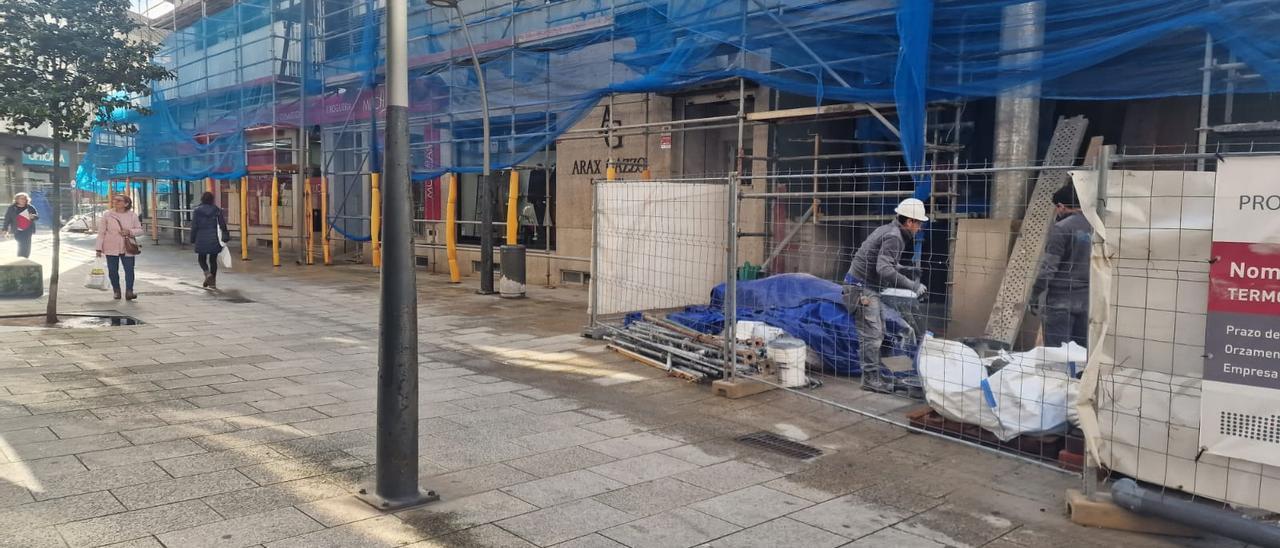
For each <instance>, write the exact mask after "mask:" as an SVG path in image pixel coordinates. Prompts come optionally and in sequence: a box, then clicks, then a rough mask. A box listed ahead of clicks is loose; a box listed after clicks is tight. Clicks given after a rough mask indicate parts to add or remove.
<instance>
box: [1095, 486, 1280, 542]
mask: <svg viewBox="0 0 1280 548" xmlns="http://www.w3.org/2000/svg"><path fill="white" fill-rule="evenodd" d="M1111 498H1112V499H1113V500H1115V502H1116V504H1118V505H1120V507H1122V508H1125V509H1127V510H1131V511H1133V512H1134V513H1137V514H1141V515H1144V516H1153V517H1158V518H1162V519H1166V520H1169V521H1172V522H1174V523H1177V524H1181V525H1186V526H1188V527H1194V528H1196V529H1201V530H1204V531H1208V532H1210V533H1214V534H1217V535H1222V536H1224V537H1227V538H1232V539H1235V540H1239V541H1244V542H1247V543H1249V544H1256V545H1258V546H1265V547H1268V548H1280V527H1277V526H1275V525H1270V524H1267V523H1263V522H1260V521H1254V520H1251V519H1246V518H1245V517H1244V516H1241V515H1240V514H1237V513H1235V512H1231V511H1228V510H1223V509H1221V508H1214V507H1212V506H1208V505H1204V504H1198V503H1194V502H1191V501H1187V500H1181V499H1177V498H1173V497H1166V496H1164V495H1163V494H1161V493H1157V492H1155V491H1149V490H1146V489H1143V488H1141V487H1139V486H1138V482H1136V481H1133V480H1131V479H1129V478H1125V479H1122V480H1120V481H1117V482H1116V483H1115V485H1112V486H1111Z"/></svg>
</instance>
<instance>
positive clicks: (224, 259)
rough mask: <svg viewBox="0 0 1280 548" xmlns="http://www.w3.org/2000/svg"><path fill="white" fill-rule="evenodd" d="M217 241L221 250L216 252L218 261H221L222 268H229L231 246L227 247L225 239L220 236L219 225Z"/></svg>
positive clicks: (220, 229) (220, 228)
mask: <svg viewBox="0 0 1280 548" xmlns="http://www.w3.org/2000/svg"><path fill="white" fill-rule="evenodd" d="M217 230H218V242H220V243H221V244H222V251H219V252H218V262H220V263H222V268H225V269H227V270H231V248H229V247H227V241H226V240H224V239H223V238H222V227H221V226H219V227H218V228H217Z"/></svg>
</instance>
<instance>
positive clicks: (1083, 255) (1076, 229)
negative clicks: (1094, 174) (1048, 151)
mask: <svg viewBox="0 0 1280 548" xmlns="http://www.w3.org/2000/svg"><path fill="white" fill-rule="evenodd" d="M1053 204H1054V206H1055V208H1056V213H1057V218H1058V221H1057V222H1056V223H1054V225H1053V228H1051V229H1050V230H1049V240H1048V242H1046V243H1045V249H1044V255H1043V256H1041V258H1040V272H1039V274H1038V275H1037V276H1036V283H1035V286H1034V287H1033V289H1032V291H1031V307H1032V311H1033V312H1036V313H1040V312H1041V310H1040V296H1041V295H1042V294H1043V295H1044V297H1045V303H1044V309H1043V314H1042V324H1043V325H1044V343H1045V346H1050V347H1056V346H1062V345H1063V344H1065V343H1066V342H1067V341H1075V342H1076V344H1078V345H1080V346H1088V343H1089V255H1090V253H1091V251H1092V246H1093V243H1092V241H1093V227H1092V226H1090V225H1089V220H1088V219H1086V218H1085V216H1084V213H1082V212H1081V211H1080V198H1079V197H1077V196H1076V189H1075V187H1072V186H1071V185H1070V184H1068V185H1067V186H1064V187H1062V188H1061V189H1060V190H1058V191H1057V192H1055V193H1054V194H1053Z"/></svg>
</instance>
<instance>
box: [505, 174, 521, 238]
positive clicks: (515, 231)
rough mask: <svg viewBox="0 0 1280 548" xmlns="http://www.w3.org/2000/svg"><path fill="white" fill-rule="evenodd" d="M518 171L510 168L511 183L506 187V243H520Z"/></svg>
mask: <svg viewBox="0 0 1280 548" xmlns="http://www.w3.org/2000/svg"><path fill="white" fill-rule="evenodd" d="M519 208H520V172H518V171H516V170H515V169H512V170H511V183H510V185H509V186H508V187H507V223H506V224H507V245H516V244H518V243H520V223H519V217H518V215H519V211H518V210H519Z"/></svg>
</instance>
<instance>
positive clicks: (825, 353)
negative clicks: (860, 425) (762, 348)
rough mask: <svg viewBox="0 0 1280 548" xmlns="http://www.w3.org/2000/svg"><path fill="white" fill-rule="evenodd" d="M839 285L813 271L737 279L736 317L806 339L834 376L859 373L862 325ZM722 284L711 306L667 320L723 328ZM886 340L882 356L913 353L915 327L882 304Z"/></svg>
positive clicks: (709, 330) (703, 328)
mask: <svg viewBox="0 0 1280 548" xmlns="http://www.w3.org/2000/svg"><path fill="white" fill-rule="evenodd" d="M841 291H842V288H841V286H840V285H839V284H836V283H833V282H829V281H827V280H823V279H821V278H818V277H815V276H812V275H809V274H779V275H776V276H770V277H768V278H764V279H762V280H753V281H739V282H738V291H737V293H738V303H737V304H738V306H737V309H738V319H739V320H744V321H760V322H764V323H766V324H769V325H772V326H774V327H779V328H781V329H782V330H784V331H786V333H787V334H788V335H790V336H792V337H795V338H797V339H800V340H802V341H804V343H805V344H806V345H808V346H809V349H810V350H812V351H814V352H816V353H817V354H818V355H819V356H820V357H821V358H822V369H823V371H825V372H828V373H832V374H836V375H842V376H847V375H856V374H858V373H859V372H861V370H862V369H861V368H860V367H859V366H858V330H857V328H856V327H854V324H853V318H852V317H851V316H850V315H849V312H848V311H847V310H845V307H844V300H843V298H842V293H841ZM724 292H725V288H724V284H720V285H717V286H716V287H715V289H712V290H711V304H710V306H691V307H688V308H685V309H684V310H681V311H679V312H674V313H672V314H670V315H668V319H670V320H672V321H675V322H678V323H680V324H682V325H685V326H688V327H690V328H692V329H697V330H699V331H701V332H703V333H720V332H722V331H724ZM883 310H884V313H883V315H884V320H885V331H886V334H885V341H884V345H883V347H882V348H881V352H882V356H884V357H889V356H910V355H912V353H913V351H914V350H915V349H914V344H913V343H912V342H911V341H910V340H909V339H910V335H908V334H909V333H911V328H910V327H909V326H908V325H907V323H906V322H905V321H903V319H902V316H901V315H900V314H898V313H897V312H896V311H894V310H893V309H890V308H888V307H884V308H883Z"/></svg>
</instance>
